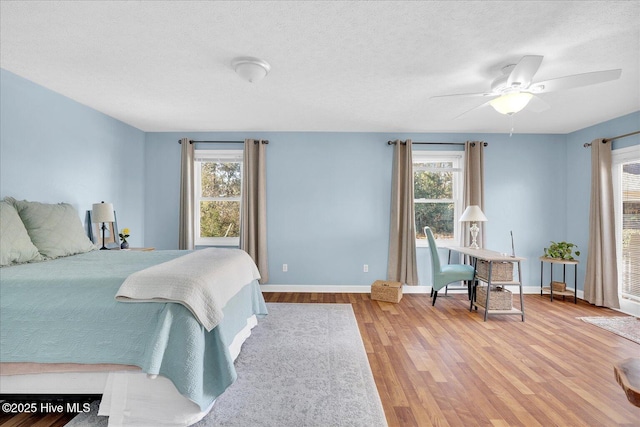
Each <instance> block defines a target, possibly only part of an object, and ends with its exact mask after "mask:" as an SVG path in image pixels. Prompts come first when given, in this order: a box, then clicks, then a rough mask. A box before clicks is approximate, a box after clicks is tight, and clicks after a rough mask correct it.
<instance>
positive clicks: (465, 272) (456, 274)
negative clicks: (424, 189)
mask: <svg viewBox="0 0 640 427" xmlns="http://www.w3.org/2000/svg"><path fill="white" fill-rule="evenodd" d="M424 233H425V234H426V235H427V239H428V240H429V252H430V253H431V276H432V278H433V287H432V288H431V295H432V296H433V303H432V305H436V298H437V297H438V291H439V290H440V289H442V288H444V287H445V286H447V285H448V284H449V283H453V282H459V281H461V280H466V281H468V282H471V281H472V280H473V279H474V276H475V268H474V267H473V266H471V265H466V264H446V265H440V255H439V254H438V247H437V246H436V239H435V238H434V237H433V233H432V232H431V228H429V227H425V228H424ZM468 286H470V283H468Z"/></svg>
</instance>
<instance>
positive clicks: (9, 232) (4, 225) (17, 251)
mask: <svg viewBox="0 0 640 427" xmlns="http://www.w3.org/2000/svg"><path fill="white" fill-rule="evenodd" d="M0 236H1V237H0V267H4V266H7V265H11V264H20V263H23V262H29V261H39V260H41V259H42V257H41V256H40V253H39V252H38V248H36V247H35V246H34V245H33V243H32V242H31V239H30V238H29V234H28V233H27V229H26V228H24V224H23V223H22V220H21V219H20V215H18V212H17V211H16V209H15V208H14V207H13V205H11V204H9V203H8V202H6V201H4V200H2V201H0Z"/></svg>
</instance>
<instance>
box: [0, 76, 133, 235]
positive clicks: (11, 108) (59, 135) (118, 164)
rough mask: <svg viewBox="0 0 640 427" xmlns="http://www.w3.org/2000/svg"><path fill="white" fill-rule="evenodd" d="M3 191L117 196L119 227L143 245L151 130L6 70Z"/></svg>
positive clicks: (72, 198)
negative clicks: (146, 145) (146, 156)
mask: <svg viewBox="0 0 640 427" xmlns="http://www.w3.org/2000/svg"><path fill="white" fill-rule="evenodd" d="M0 95H1V97H0V124H1V126H0V196H1V197H5V196H12V197H15V198H16V199H20V200H22V199H26V200H31V201H40V202H47V203H58V202H67V203H70V204H72V205H73V206H74V207H75V208H76V209H78V211H79V216H80V217H81V219H82V220H83V221H84V218H85V211H86V210H87V209H91V205H92V204H93V203H96V202H100V201H102V200H104V201H107V202H112V203H113V204H114V208H115V209H116V212H117V215H118V226H119V227H120V228H124V227H128V228H130V229H131V232H132V236H131V239H130V240H131V243H132V245H135V246H140V245H142V243H143V237H144V236H143V228H142V224H143V222H142V219H143V211H144V198H143V196H144V132H142V131H140V130H138V129H135V128H133V127H131V126H129V125H126V124H124V123H122V122H120V121H118V120H115V119H113V118H111V117H109V116H106V115H105V114H102V113H99V112H97V111H95V110H93V109H91V108H89V107H86V106H84V105H82V104H79V103H77V102H75V101H73V100H71V99H69V98H66V97H64V96H62V95H60V94H58V93H55V92H53V91H51V90H48V89H45V88H43V87H42V86H39V85H37V84H34V83H32V82H30V81H28V80H26V79H23V78H21V77H19V76H17V75H15V74H13V73H11V72H9V71H6V70H4V69H2V70H0Z"/></svg>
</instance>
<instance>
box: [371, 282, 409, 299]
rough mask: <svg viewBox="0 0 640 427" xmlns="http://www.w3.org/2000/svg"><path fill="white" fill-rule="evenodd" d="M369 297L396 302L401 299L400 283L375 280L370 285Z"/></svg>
mask: <svg viewBox="0 0 640 427" xmlns="http://www.w3.org/2000/svg"><path fill="white" fill-rule="evenodd" d="M371 299H373V300H378V301H387V302H395V303H398V302H400V300H401V299H402V283H400V282H390V281H387V280H376V281H375V282H373V284H372V285H371Z"/></svg>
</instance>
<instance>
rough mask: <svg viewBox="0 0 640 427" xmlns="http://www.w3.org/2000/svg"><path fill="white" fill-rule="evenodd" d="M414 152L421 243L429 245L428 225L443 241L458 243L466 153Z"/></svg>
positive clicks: (418, 237) (416, 214)
mask: <svg viewBox="0 0 640 427" xmlns="http://www.w3.org/2000/svg"><path fill="white" fill-rule="evenodd" d="M412 155H413V186H414V205H415V221H416V237H417V242H416V243H417V245H418V246H427V242H426V238H427V236H425V234H424V227H426V226H429V227H431V231H433V235H434V237H435V238H436V240H437V241H438V242H439V243H442V244H458V242H459V236H460V224H459V222H458V220H457V219H458V218H459V217H460V215H462V212H461V207H462V182H463V176H464V175H463V169H462V166H463V164H464V162H463V158H464V152H461V151H453V152H443V151H414V152H413V153H412Z"/></svg>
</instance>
